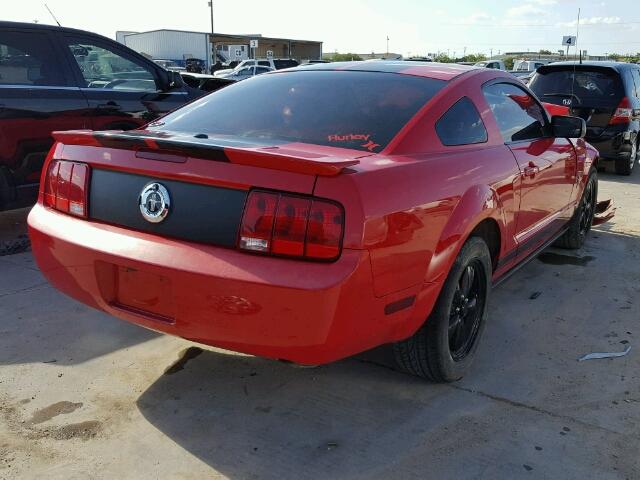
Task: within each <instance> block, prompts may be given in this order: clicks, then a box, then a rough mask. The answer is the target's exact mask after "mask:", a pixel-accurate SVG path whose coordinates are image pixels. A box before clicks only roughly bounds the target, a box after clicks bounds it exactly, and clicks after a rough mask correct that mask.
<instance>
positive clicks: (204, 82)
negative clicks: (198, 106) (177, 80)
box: [180, 72, 235, 92]
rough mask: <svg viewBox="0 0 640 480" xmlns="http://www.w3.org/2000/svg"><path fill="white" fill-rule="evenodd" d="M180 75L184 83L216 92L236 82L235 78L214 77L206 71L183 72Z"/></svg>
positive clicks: (204, 90)
mask: <svg viewBox="0 0 640 480" xmlns="http://www.w3.org/2000/svg"><path fill="white" fill-rule="evenodd" d="M180 75H181V76H182V80H183V81H184V83H186V84H187V85H189V86H190V87H192V88H197V89H198V90H202V91H203V92H215V91H216V90H220V89H221V88H223V87H226V86H227V85H231V84H232V83H235V80H233V79H230V78H221V77H214V76H213V75H207V74H204V73H190V72H181V73H180Z"/></svg>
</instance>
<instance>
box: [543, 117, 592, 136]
mask: <svg viewBox="0 0 640 480" xmlns="http://www.w3.org/2000/svg"><path fill="white" fill-rule="evenodd" d="M551 127H552V128H553V136H554V137H556V138H584V137H585V136H586V135H587V122H585V121H584V119H582V118H580V117H559V116H555V117H553V118H551Z"/></svg>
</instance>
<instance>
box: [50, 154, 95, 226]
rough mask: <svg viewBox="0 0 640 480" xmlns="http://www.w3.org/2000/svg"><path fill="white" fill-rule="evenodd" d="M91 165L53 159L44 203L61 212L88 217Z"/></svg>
mask: <svg viewBox="0 0 640 480" xmlns="http://www.w3.org/2000/svg"><path fill="white" fill-rule="evenodd" d="M88 180H89V166H88V165H86V164H84V163H78V162H67V161H65V160H53V161H52V162H51V163H50V164H49V168H48V170H47V175H46V177H45V182H44V204H45V206H47V207H51V208H53V209H55V210H58V211H60V212H64V213H69V214H71V215H75V216H77V217H83V218H86V217H87V194H88V191H87V190H88Z"/></svg>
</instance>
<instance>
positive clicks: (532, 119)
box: [482, 83, 547, 143]
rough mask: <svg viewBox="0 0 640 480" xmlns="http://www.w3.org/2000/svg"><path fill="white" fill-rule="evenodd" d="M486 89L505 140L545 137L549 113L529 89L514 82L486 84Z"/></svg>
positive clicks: (516, 140) (485, 92)
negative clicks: (523, 88) (526, 89)
mask: <svg viewBox="0 0 640 480" xmlns="http://www.w3.org/2000/svg"><path fill="white" fill-rule="evenodd" d="M482 91H483V93H484V96H485V98H486V100H487V103H488V104H489V107H491V111H492V112H493V115H494V117H495V119H496V122H497V123H498V127H499V128H500V133H502V137H503V138H504V141H505V142H507V143H509V142H519V141H523V140H533V139H536V138H542V137H544V136H545V130H546V128H545V127H546V124H547V120H546V115H545V113H544V111H543V110H542V107H541V106H540V105H539V104H538V102H536V100H535V99H534V98H533V97H532V96H531V95H529V94H528V93H527V92H526V91H525V90H522V89H521V88H520V87H516V86H515V85H513V84H510V83H497V84H493V85H489V86H486V87H484V88H483V89H482Z"/></svg>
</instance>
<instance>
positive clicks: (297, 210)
mask: <svg viewBox="0 0 640 480" xmlns="http://www.w3.org/2000/svg"><path fill="white" fill-rule="evenodd" d="M343 233H344V213H343V210H342V207H341V206H339V205H338V204H336V203H333V202H330V201H327V200H318V199H315V198H310V197H302V196H296V195H288V194H284V193H271V192H262V191H259V190H254V191H252V192H251V193H250V194H249V198H248V199H247V204H246V207H245V211H244V215H243V217H242V225H241V227H240V238H239V242H238V248H240V249H241V250H251V251H254V252H261V253H265V254H271V255H279V256H286V257H297V258H307V259H313V260H335V259H337V258H338V257H339V256H340V248H341V242H342V236H343Z"/></svg>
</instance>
